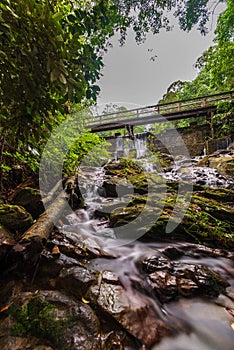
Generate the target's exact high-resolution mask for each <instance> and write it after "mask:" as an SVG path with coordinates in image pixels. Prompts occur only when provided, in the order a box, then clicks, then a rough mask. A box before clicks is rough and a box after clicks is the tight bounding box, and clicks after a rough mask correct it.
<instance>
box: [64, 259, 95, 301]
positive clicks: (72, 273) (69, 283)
mask: <svg viewBox="0 0 234 350" xmlns="http://www.w3.org/2000/svg"><path fill="white" fill-rule="evenodd" d="M98 275H99V274H98V272H97V271H92V270H88V269H87V268H85V267H82V266H75V267H71V268H69V269H66V268H65V269H63V270H62V271H61V273H60V275H59V277H58V280H57V286H58V287H62V288H63V289H65V290H67V291H69V292H71V293H72V294H74V295H76V296H78V297H79V298H82V297H84V296H85V295H86V293H87V291H88V289H89V287H90V286H91V285H92V284H97V281H98Z"/></svg>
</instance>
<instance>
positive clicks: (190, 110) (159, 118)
mask: <svg viewBox="0 0 234 350" xmlns="http://www.w3.org/2000/svg"><path fill="white" fill-rule="evenodd" d="M232 98H234V91H229V92H224V93H219V94H215V95H209V96H203V97H198V98H192V99H190V100H182V101H176V102H170V103H164V104H157V105H153V106H147V107H144V108H136V109H131V110H128V111H121V112H116V113H109V114H104V115H101V116H96V117H93V118H92V119H91V120H89V122H88V123H87V128H89V129H91V131H92V132H100V131H107V130H115V129H121V128H125V127H126V126H128V127H129V126H136V125H145V124H151V123H162V122H165V120H168V121H172V120H180V119H186V118H198V117H202V116H206V115H208V114H209V113H211V112H215V111H216V110H217V104H218V102H221V101H230V100H231V99H232Z"/></svg>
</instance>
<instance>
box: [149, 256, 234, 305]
mask: <svg viewBox="0 0 234 350" xmlns="http://www.w3.org/2000/svg"><path fill="white" fill-rule="evenodd" d="M143 268H144V271H145V272H146V273H147V275H148V282H149V284H150V286H151V287H152V288H153V290H154V293H155V295H156V296H157V297H158V298H159V300H161V301H162V302H168V301H171V300H173V299H175V298H178V297H179V296H180V297H181V296H183V297H195V296H207V297H217V296H218V295H219V294H220V293H222V292H224V290H225V289H226V288H227V287H228V286H229V283H228V282H227V281H226V280H225V279H223V278H222V277H221V276H219V275H218V274H217V273H215V272H214V271H212V270H210V269H209V268H207V267H205V266H202V265H200V264H197V265H193V264H186V263H180V262H175V261H170V260H169V259H167V258H163V257H157V256H155V257H150V258H147V259H145V260H144V261H143Z"/></svg>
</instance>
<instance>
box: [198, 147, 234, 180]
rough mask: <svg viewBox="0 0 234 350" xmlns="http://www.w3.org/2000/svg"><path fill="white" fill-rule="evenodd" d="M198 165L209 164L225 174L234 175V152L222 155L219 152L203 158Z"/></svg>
mask: <svg viewBox="0 0 234 350" xmlns="http://www.w3.org/2000/svg"><path fill="white" fill-rule="evenodd" d="M196 166H209V167H211V168H215V169H217V171H218V172H219V173H220V174H221V175H224V176H234V152H233V151H230V152H229V153H227V154H225V155H222V154H220V153H219V152H217V153H215V154H212V155H210V156H206V157H204V158H203V159H201V160H200V161H199V162H198V163H197V164H196Z"/></svg>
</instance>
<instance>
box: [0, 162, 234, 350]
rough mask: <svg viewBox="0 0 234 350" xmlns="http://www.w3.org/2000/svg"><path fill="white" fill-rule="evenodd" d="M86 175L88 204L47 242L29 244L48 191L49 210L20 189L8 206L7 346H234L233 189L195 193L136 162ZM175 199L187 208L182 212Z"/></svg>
mask: <svg viewBox="0 0 234 350" xmlns="http://www.w3.org/2000/svg"><path fill="white" fill-rule="evenodd" d="M167 167H168V164H167ZM165 169H166V167H165ZM100 174H101V176H102V181H100ZM82 176H83V178H86V179H88V186H90V187H89V189H90V188H91V187H92V191H88V192H89V194H88V196H87V198H85V208H84V209H85V210H84V209H78V210H77V211H76V212H74V213H72V214H69V213H66V212H65V213H64V214H63V216H62V217H61V220H60V222H59V224H58V228H55V229H54V230H53V232H52V234H51V235H50V237H49V239H47V240H45V239H44V240H42V241H40V244H38V241H37V240H36V239H35V241H28V245H27V241H26V242H25V244H24V246H23V247H22V246H20V245H19V244H18V242H19V240H20V237H21V236H22V234H23V233H24V232H25V230H27V228H28V227H29V226H30V225H31V224H32V222H33V220H35V219H37V217H38V215H39V214H40V213H41V211H40V210H41V209H40V208H41V207H40V206H41V203H40V200H38V197H34V199H35V201H34V200H33V202H34V203H36V198H37V208H38V212H37V213H35V208H34V209H33V210H34V212H31V213H29V211H31V205H30V204H29V199H28V197H30V196H31V198H32V197H33V196H37V195H38V193H35V192H34V193H33V192H32V191H31V195H29V194H28V193H29V192H30V190H29V189H28V190H27V191H26V192H27V196H26V197H27V200H26V199H25V195H24V196H23V198H24V200H22V197H21V196H20V195H19V193H18V194H17V195H16V196H15V197H14V199H13V200H12V203H11V204H10V205H9V204H1V205H0V219H1V213H2V217H4V219H5V221H4V220H3V219H1V224H2V227H1V231H0V242H1V244H0V264H1V271H2V274H1V279H0V296H1V298H0V300H1V305H0V344H1V346H2V348H3V349H4V350H8V349H14V350H20V349H35V350H36V349H37V350H42V349H44V350H56V349H58V350H60V349H61V350H62V349H67V350H73V349H74V350H75V349H78V350H90V349H93V350H94V349H95V350H96V349H100V350H101V349H103V350H112V349H113V350H114V349H122V350H123V349H124V350H138V349H139V350H140V349H141V350H143V349H154V350H167V349H172V348H173V349H180V350H193V349H198V348H200V349H203V350H213V349H217V350H219V349H222V350H231V349H232V346H233V328H234V293H233V286H234V270H233V232H234V226H233V202H234V191H233V190H232V188H231V186H229V188H224V187H207V186H204V185H202V184H200V183H193V187H192V190H191V186H189V187H188V186H187V183H186V181H185V180H186V179H183V180H181V179H180V181H178V180H177V181H173V180H171V179H167V178H163V177H162V176H161V174H158V173H156V172H153V173H151V174H148V175H146V173H145V171H144V169H143V168H142V167H141V166H140V164H137V165H136V164H135V163H134V162H132V161H129V160H125V159H122V160H120V161H113V162H109V163H108V164H107V165H106V166H105V167H104V169H101V170H99V169H98V170H97V171H96V174H95V172H94V171H93V170H91V169H86V172H85V171H84V172H83V174H82V173H81V175H80V181H81V185H82ZM95 176H97V179H96V178H95ZM223 176H225V175H223ZM228 176H230V175H228ZM98 179H99V180H98ZM91 180H92V181H91ZM187 180H188V179H187ZM96 181H97V183H98V186H96V187H95V186H94V185H95V182H96ZM230 181H231V178H230ZM83 186H84V184H83ZM81 187H82V186H81ZM94 187H95V191H96V192H95V191H94V189H93V188H94ZM149 189H150V191H149ZM86 190H87V188H86ZM178 190H179V191H180V195H179V196H178ZM23 191H24V192H25V189H24V190H23ZM81 192H82V191H81ZM149 192H151V194H152V195H151V196H150V200H147V197H149ZM95 196H96V197H95ZM19 197H20V198H21V200H22V201H23V202H17V198H18V199H19ZM16 202H17V204H16ZM13 203H14V204H13ZM19 204H21V206H20V207H19ZM26 206H27V207H26ZM175 206H177V212H178V213H179V212H181V213H182V214H183V215H178V217H177V218H179V220H176V217H175V216H174V217H173V210H174V208H175ZM185 208H186V210H185ZM4 210H5V214H6V213H7V214H9V215H8V216H7V215H5V214H4ZM20 210H21V212H20ZM22 213H24V214H22ZM142 213H143V214H142ZM141 214H142V216H141V218H142V221H141V225H139V222H138V221H136V220H135V219H137V218H138V217H139V215H141ZM14 215H18V216H19V217H20V218H21V220H18V219H17V218H18V216H14ZM152 215H156V220H155V221H154V222H153V224H151V219H152ZM6 217H7V218H8V220H6ZM171 220H172V221H173V222H172V223H173V225H174V227H175V229H174V230H172V231H170V230H167V227H168V223H169V222H170V221H171ZM130 222H132V226H131V232H133V234H132V233H131V232H130V231H128V224H129V223H130ZM17 225H20V226H17ZM121 227H122V228H123V229H122V230H120V231H118V229H119V228H121ZM129 232H130V233H131V234H130V239H129V241H128V242H126V244H124V242H123V240H124V238H126V237H124V236H123V235H124V234H125V235H126V236H128V235H129ZM128 238H129V237H128ZM135 238H137V241H136V240H135ZM113 242H114V243H115V242H119V244H117V245H116V244H113Z"/></svg>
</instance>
